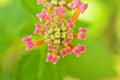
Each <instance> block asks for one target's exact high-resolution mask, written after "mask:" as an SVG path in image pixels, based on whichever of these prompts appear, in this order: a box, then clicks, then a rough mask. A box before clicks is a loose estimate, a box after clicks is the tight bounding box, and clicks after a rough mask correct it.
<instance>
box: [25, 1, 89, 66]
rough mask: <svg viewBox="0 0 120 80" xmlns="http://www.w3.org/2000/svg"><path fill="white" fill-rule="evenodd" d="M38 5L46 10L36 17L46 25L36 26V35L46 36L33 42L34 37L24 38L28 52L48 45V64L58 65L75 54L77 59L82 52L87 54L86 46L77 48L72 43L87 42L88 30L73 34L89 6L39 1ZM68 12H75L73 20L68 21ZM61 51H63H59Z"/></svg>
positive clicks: (68, 2) (79, 3) (75, 2)
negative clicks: (81, 15)
mask: <svg viewBox="0 0 120 80" xmlns="http://www.w3.org/2000/svg"><path fill="white" fill-rule="evenodd" d="M38 4H43V5H44V7H45V8H44V9H43V10H42V11H41V13H39V14H37V15H36V16H37V17H38V19H39V20H40V21H41V22H43V23H44V24H36V25H35V26H36V29H35V31H34V34H39V35H42V34H43V35H44V37H45V38H44V40H39V41H36V42H34V41H32V36H31V35H30V36H28V37H25V38H23V41H24V42H25V43H26V50H31V49H32V48H35V47H37V46H39V45H42V44H43V43H47V45H48V50H49V51H48V53H47V58H46V62H53V63H54V64H56V63H57V62H58V60H59V59H60V55H58V52H60V53H61V56H62V58H64V57H65V56H67V55H68V54H72V53H74V54H75V55H76V56H77V57H79V56H80V54H81V53H82V52H85V51H86V49H85V45H83V44H78V45H77V46H75V45H74V44H72V43H71V40H72V39H78V40H85V39H86V32H87V29H86V28H79V31H80V32H79V33H77V34H73V28H74V27H76V26H75V22H76V20H77V19H78V17H79V15H80V13H84V12H85V10H86V9H87V7H88V5H87V4H84V3H82V2H81V1H80V0H75V1H74V2H71V1H70V0H60V1H58V0H49V1H48V0H38ZM67 10H74V11H75V12H74V14H73V16H72V17H71V18H68V19H66V18H65V16H66V13H67ZM59 49H61V50H60V51H59Z"/></svg>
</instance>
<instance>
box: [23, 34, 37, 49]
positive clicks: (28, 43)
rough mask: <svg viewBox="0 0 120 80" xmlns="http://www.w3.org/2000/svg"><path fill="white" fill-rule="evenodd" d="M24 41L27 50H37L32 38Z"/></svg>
mask: <svg viewBox="0 0 120 80" xmlns="http://www.w3.org/2000/svg"><path fill="white" fill-rule="evenodd" d="M23 41H24V42H25V43H26V50H30V49H32V48H35V44H34V43H33V42H32V36H28V37H25V38H23Z"/></svg>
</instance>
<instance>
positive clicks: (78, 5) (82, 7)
mask: <svg viewBox="0 0 120 80" xmlns="http://www.w3.org/2000/svg"><path fill="white" fill-rule="evenodd" d="M68 7H69V8H71V9H75V8H79V9H80V11H81V12H82V13H84V11H85V10H86V9H87V8H88V4H84V3H82V2H81V1H80V0H75V1H74V3H70V4H68Z"/></svg>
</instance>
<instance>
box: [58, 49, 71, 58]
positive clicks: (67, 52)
mask: <svg viewBox="0 0 120 80" xmlns="http://www.w3.org/2000/svg"><path fill="white" fill-rule="evenodd" d="M60 52H61V55H62V58H64V57H65V56H66V55H68V54H70V53H71V52H72V50H71V49H70V48H69V47H67V48H66V49H63V50H61V51H60Z"/></svg>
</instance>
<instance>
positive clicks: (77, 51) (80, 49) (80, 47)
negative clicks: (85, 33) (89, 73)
mask: <svg viewBox="0 0 120 80" xmlns="http://www.w3.org/2000/svg"><path fill="white" fill-rule="evenodd" d="M73 52H74V54H75V55H76V56H77V57H79V56H80V54H81V52H85V46H84V45H80V44H78V46H77V47H76V48H75V49H74V50H73Z"/></svg>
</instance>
